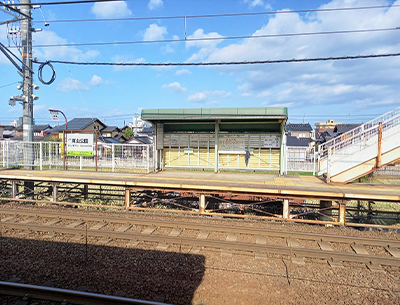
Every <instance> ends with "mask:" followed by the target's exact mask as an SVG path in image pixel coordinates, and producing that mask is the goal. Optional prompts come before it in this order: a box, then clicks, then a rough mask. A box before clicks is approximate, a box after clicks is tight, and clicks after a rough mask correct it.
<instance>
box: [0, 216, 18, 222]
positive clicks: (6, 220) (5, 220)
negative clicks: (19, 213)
mask: <svg viewBox="0 0 400 305" xmlns="http://www.w3.org/2000/svg"><path fill="white" fill-rule="evenodd" d="M14 218H15V216H8V217H6V218H3V219H2V220H1V221H2V222H9V221H10V220H13V219H14Z"/></svg>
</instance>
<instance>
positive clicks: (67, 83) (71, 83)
mask: <svg viewBox="0 0 400 305" xmlns="http://www.w3.org/2000/svg"><path fill="white" fill-rule="evenodd" d="M57 90H58V91H61V92H71V91H77V90H85V91H87V90H89V87H88V86H87V85H85V84H84V83H82V82H81V81H79V80H77V79H73V78H71V77H68V78H66V79H63V80H62V81H60V82H59V83H58V85H57Z"/></svg>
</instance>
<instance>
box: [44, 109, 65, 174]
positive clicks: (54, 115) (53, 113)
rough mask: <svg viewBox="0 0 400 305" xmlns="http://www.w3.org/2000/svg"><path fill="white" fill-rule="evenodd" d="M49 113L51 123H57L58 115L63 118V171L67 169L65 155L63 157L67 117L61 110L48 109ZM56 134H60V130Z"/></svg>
mask: <svg viewBox="0 0 400 305" xmlns="http://www.w3.org/2000/svg"><path fill="white" fill-rule="evenodd" d="M49 111H50V115H51V120H52V121H58V114H59V113H61V114H62V115H63V116H64V119H65V130H64V131H63V152H64V156H63V158H64V161H63V167H64V170H66V168H67V167H66V162H65V158H66V155H65V142H66V141H65V136H66V133H65V131H66V130H67V129H68V121H67V117H66V116H65V114H64V112H62V111H61V110H57V109H49ZM58 132H60V130H59V131H58Z"/></svg>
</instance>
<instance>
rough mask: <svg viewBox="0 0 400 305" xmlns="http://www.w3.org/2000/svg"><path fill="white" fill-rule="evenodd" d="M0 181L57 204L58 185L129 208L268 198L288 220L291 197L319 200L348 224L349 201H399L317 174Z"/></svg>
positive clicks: (48, 176) (397, 189)
mask: <svg viewBox="0 0 400 305" xmlns="http://www.w3.org/2000/svg"><path fill="white" fill-rule="evenodd" d="M0 180H1V181H3V183H6V182H8V183H11V184H12V185H13V186H12V189H13V197H17V193H18V192H17V191H16V190H15V189H16V186H17V185H18V184H19V185H21V183H22V182H23V183H31V185H32V186H34V185H35V183H36V184H41V185H43V184H44V183H47V184H49V185H51V186H52V192H53V199H52V200H54V201H57V186H58V185H60V184H68V183H70V184H77V185H86V186H87V185H101V186H109V187H110V186H111V187H112V186H114V187H119V188H123V189H124V190H125V205H126V207H129V205H130V203H131V201H132V197H131V194H132V193H134V192H135V191H138V190H151V191H161V192H185V193H192V194H194V195H195V196H198V198H199V209H200V212H204V210H205V207H206V197H207V196H213V195H214V194H219V195H226V196H253V197H263V198H265V197H269V198H274V199H277V200H281V201H282V204H283V215H282V217H283V218H290V211H289V201H290V200H291V199H297V200H299V199H303V200H304V199H316V200H319V201H320V204H321V208H322V209H324V208H325V209H330V208H331V207H332V206H333V205H334V204H333V203H334V202H336V203H337V206H338V210H339V216H338V220H339V222H341V223H344V221H345V220H344V219H345V213H346V202H348V201H350V200H360V201H361V200H362V201H367V202H371V201H372V202H395V203H399V202H400V185H378V184H368V183H351V184H339V183H329V184H328V183H325V181H324V180H323V179H321V178H318V177H314V176H301V175H297V176H296V175H287V176H278V175H272V174H263V173H232V172H219V173H213V172H205V171H180V170H178V171H172V170H167V171H161V172H154V173H148V174H147V173H115V172H113V173H112V172H93V171H86V172H83V171H71V170H67V171H64V170H42V171H29V170H21V169H12V170H10V169H7V170H0Z"/></svg>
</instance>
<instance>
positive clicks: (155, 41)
mask: <svg viewBox="0 0 400 305" xmlns="http://www.w3.org/2000/svg"><path fill="white" fill-rule="evenodd" d="M396 30H400V27H395V28H382V29H364V30H343V31H324V32H303V33H287V34H266V35H246V36H222V37H204V38H185V39H162V40H140V41H113V42H88V43H63V44H42V45H34V46H33V47H35V48H49V47H77V46H103V45H125V44H150V43H172V42H197V41H213V40H233V39H256V38H277V37H294V36H311V35H330V34H349V33H370V32H384V31H396Z"/></svg>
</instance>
